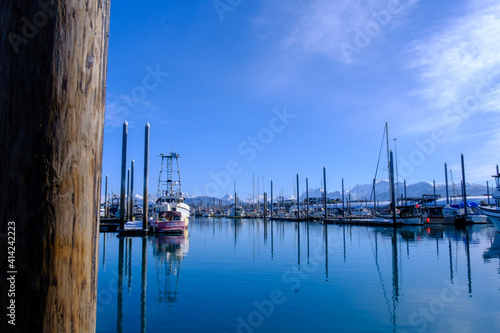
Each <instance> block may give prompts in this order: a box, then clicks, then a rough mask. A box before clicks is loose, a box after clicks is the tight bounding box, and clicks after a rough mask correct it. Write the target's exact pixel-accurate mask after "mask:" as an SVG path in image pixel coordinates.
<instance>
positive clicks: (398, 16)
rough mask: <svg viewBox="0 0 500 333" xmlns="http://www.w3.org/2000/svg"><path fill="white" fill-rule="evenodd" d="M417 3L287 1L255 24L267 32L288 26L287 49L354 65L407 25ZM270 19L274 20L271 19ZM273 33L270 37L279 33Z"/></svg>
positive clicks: (388, 0) (387, 0)
mask: <svg viewBox="0 0 500 333" xmlns="http://www.w3.org/2000/svg"><path fill="white" fill-rule="evenodd" d="M418 1H419V0H363V1H331V0H313V1H309V2H307V3H306V4H304V3H303V2H300V4H299V2H298V1H287V2H286V3H280V4H278V5H275V7H274V11H273V12H272V14H269V15H267V16H266V15H263V16H260V17H258V18H256V19H255V20H254V23H255V24H256V25H264V26H266V29H268V27H269V25H272V24H277V23H285V24H284V30H285V31H283V32H282V33H283V35H284V38H283V45H284V46H285V47H286V48H288V49H295V50H298V51H299V52H301V53H305V54H320V55H324V56H327V57H330V58H333V59H335V60H338V61H340V62H351V61H353V60H355V59H356V56H357V55H359V54H360V53H361V51H362V50H363V49H364V48H365V47H367V46H368V45H370V44H371V42H372V41H373V40H376V39H377V38H380V37H381V36H382V35H383V34H384V33H385V32H387V31H389V30H391V29H394V27H397V26H399V25H400V24H401V23H402V22H404V21H405V18H406V16H407V14H408V13H409V12H411V11H412V10H413V9H414V8H415V6H416V4H417V3H418ZM277 12H278V13H280V14H281V15H277V14H276V13H277ZM271 16H272V17H273V20H271V19H269V17H271ZM277 17H278V18H277ZM284 17H286V19H284ZM276 18H277V19H276ZM268 31H269V29H268ZM271 31H272V32H271V34H273V33H275V32H276V30H274V29H271ZM262 37H263V38H265V36H262Z"/></svg>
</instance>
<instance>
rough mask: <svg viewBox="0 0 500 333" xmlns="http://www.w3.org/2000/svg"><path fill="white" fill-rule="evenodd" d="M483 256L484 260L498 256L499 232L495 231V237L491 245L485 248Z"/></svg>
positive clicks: (499, 246)
mask: <svg viewBox="0 0 500 333" xmlns="http://www.w3.org/2000/svg"><path fill="white" fill-rule="evenodd" d="M483 258H484V260H485V261H488V260H491V259H495V258H500V233H498V232H497V233H496V235H495V238H494V239H493V242H492V243H491V247H489V248H488V249H486V251H485V252H484V253H483ZM499 273H500V271H499Z"/></svg>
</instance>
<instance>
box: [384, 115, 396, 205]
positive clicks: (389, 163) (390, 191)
mask: <svg viewBox="0 0 500 333" xmlns="http://www.w3.org/2000/svg"><path fill="white" fill-rule="evenodd" d="M385 140H386V143H387V170H388V174H389V193H391V194H392V192H393V186H394V184H393V183H394V182H391V179H392V178H391V177H392V170H391V157H390V152H389V151H390V150H389V125H388V124H387V122H386V123H385ZM392 199H393V198H392V197H391V204H392V209H393V210H395V209H396V205H395V201H394V200H392Z"/></svg>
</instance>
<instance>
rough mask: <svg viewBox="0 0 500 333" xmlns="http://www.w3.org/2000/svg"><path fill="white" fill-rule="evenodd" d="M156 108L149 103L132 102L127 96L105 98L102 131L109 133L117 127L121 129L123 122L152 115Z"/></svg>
mask: <svg viewBox="0 0 500 333" xmlns="http://www.w3.org/2000/svg"><path fill="white" fill-rule="evenodd" d="M155 111H157V108H156V107H155V106H154V105H153V104H152V103H151V102H149V101H139V100H134V99H133V98H132V97H130V96H128V95H121V96H116V95H113V94H108V95H107V96H106V112H105V118H104V131H105V132H106V133H109V132H111V131H113V129H115V128H117V127H121V126H122V125H123V122H124V121H125V120H127V121H129V122H130V120H131V119H132V120H133V119H134V118H137V116H140V117H144V116H146V115H149V116H151V115H153V114H155V113H157V112H155Z"/></svg>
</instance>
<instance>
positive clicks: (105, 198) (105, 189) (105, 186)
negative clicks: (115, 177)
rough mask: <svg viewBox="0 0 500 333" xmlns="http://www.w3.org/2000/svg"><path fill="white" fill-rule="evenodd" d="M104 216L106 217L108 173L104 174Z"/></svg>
mask: <svg viewBox="0 0 500 333" xmlns="http://www.w3.org/2000/svg"><path fill="white" fill-rule="evenodd" d="M104 217H108V175H106V183H105V185H104Z"/></svg>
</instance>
